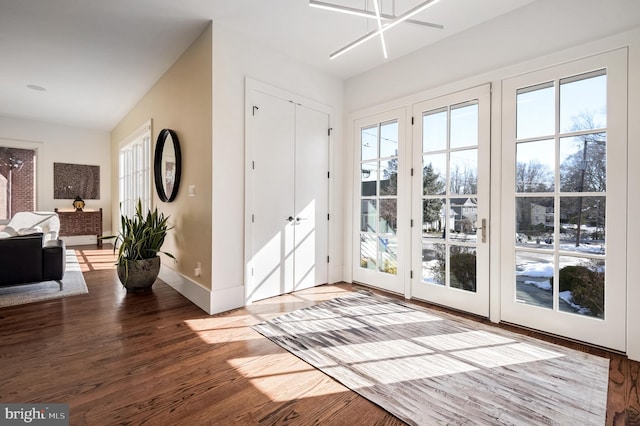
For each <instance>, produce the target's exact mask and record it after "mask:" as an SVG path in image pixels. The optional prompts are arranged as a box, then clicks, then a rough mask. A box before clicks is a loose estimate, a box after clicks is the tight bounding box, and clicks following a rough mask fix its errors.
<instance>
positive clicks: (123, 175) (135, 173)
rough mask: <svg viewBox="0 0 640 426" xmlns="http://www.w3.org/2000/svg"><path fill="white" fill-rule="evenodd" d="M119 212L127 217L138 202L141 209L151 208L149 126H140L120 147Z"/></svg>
mask: <svg viewBox="0 0 640 426" xmlns="http://www.w3.org/2000/svg"><path fill="white" fill-rule="evenodd" d="M118 170H119V188H120V192H119V193H120V211H121V213H122V214H123V215H125V216H127V217H131V216H133V214H134V213H135V208H136V204H137V203H138V200H140V201H141V202H142V209H143V210H146V209H149V208H151V125H150V123H148V124H145V125H144V126H142V127H141V128H140V129H138V131H136V132H134V133H133V134H132V135H131V136H130V137H129V138H127V139H126V140H125V141H124V142H123V143H122V144H121V146H120V163H119V168H118Z"/></svg>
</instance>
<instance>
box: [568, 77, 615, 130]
mask: <svg viewBox="0 0 640 426" xmlns="http://www.w3.org/2000/svg"><path fill="white" fill-rule="evenodd" d="M606 126H607V75H606V70H599V71H594V72H590V73H586V74H580V75H577V76H573V77H569V78H563V79H561V80H560V131H561V132H562V133H565V132H575V131H578V130H593V129H602V128H605V127H606Z"/></svg>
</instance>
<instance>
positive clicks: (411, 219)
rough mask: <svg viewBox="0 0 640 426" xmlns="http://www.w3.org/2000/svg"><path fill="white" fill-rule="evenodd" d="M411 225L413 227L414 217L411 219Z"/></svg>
mask: <svg viewBox="0 0 640 426" xmlns="http://www.w3.org/2000/svg"><path fill="white" fill-rule="evenodd" d="M411 227H412V228H413V219H411Z"/></svg>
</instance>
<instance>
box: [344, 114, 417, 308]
mask: <svg viewBox="0 0 640 426" xmlns="http://www.w3.org/2000/svg"><path fill="white" fill-rule="evenodd" d="M408 111H409V109H408V107H402V108H395V109H390V110H385V111H381V112H378V113H376V114H372V115H368V116H363V117H359V118H357V119H354V120H353V121H351V126H350V127H351V129H352V135H351V139H350V140H351V142H352V143H353V146H352V149H351V152H352V157H351V164H352V166H353V170H354V172H353V175H352V176H351V195H352V204H351V205H352V214H351V217H348V219H347V221H350V222H351V224H352V225H351V226H352V227H351V233H350V235H349V234H346V235H347V239H348V240H349V241H351V247H350V253H351V257H350V259H351V260H350V262H348V263H345V266H346V268H345V269H348V270H349V276H350V277H351V280H353V278H354V276H355V271H356V262H357V259H359V258H360V245H359V244H357V243H356V235H357V236H358V238H357V239H358V241H359V235H360V214H359V211H360V198H361V197H360V191H359V190H357V189H356V188H360V182H361V181H360V173H358V171H359V170H360V166H359V164H360V162H361V160H360V148H361V146H360V142H356V140H358V141H359V140H360V129H361V128H362V126H360V123H370V124H373V123H376V124H380V123H384V122H386V121H390V120H393V119H394V118H395V119H397V120H398V194H397V202H398V203H397V209H398V210H397V217H398V231H397V233H396V239H397V240H398V252H397V256H398V260H397V268H398V273H397V275H395V278H392V277H391V276H390V277H388V279H387V280H384V281H386V282H391V280H393V279H397V280H399V282H400V286H401V289H399V291H395V292H394V291H392V290H388V289H387V288H385V287H384V286H380V287H377V286H376V285H375V284H371V283H362V284H365V285H369V286H372V287H376V288H380V289H382V290H385V291H389V292H393V293H397V294H401V295H403V296H404V297H405V298H406V299H410V298H411V275H410V274H411V227H410V223H409V221H405V222H404V223H401V221H400V219H401V218H402V216H401V215H402V214H404V213H405V212H406V213H408V214H409V215H410V214H411V196H410V195H411V162H410V161H407V162H405V163H400V153H401V152H402V153H407V155H408V157H407V158H408V159H409V160H410V159H411V153H410V152H409V151H410V148H409V144H408V140H409V138H410V135H411V132H412V125H411V120H410V119H409V113H408ZM402 193H406V194H409V196H408V197H405V199H404V200H403V199H402V198H401V197H400V195H401V194H402ZM401 239H403V240H404V242H403V244H401V243H400V241H401ZM347 259H349V257H347ZM358 263H359V262H358ZM376 273H379V272H378V271H376ZM365 274H366V273H365ZM372 274H373V272H372ZM383 278H386V277H383Z"/></svg>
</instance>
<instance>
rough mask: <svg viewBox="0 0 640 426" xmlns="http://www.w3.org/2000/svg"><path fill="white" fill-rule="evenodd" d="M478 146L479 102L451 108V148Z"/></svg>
mask: <svg viewBox="0 0 640 426" xmlns="http://www.w3.org/2000/svg"><path fill="white" fill-rule="evenodd" d="M477 145H478V101H473V102H471V103H468V102H467V103H464V104H461V105H454V106H452V107H451V137H450V148H452V149H453V148H462V147H466V146H477Z"/></svg>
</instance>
